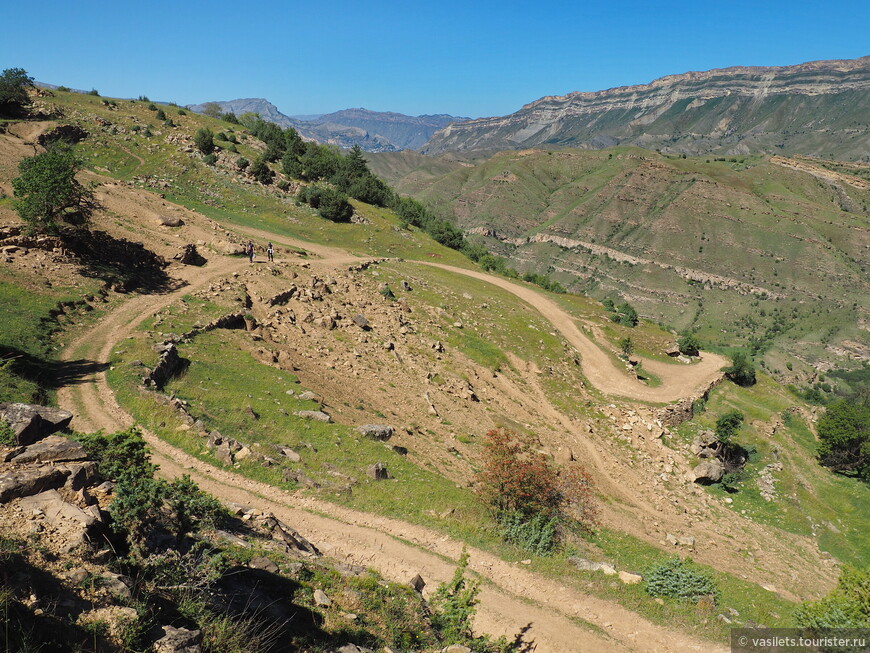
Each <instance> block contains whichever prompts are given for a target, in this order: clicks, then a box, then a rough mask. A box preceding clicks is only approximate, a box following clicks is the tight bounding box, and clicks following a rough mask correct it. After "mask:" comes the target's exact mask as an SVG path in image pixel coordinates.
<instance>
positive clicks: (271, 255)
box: [266, 243, 275, 263]
mask: <svg viewBox="0 0 870 653" xmlns="http://www.w3.org/2000/svg"><path fill="white" fill-rule="evenodd" d="M266 256H267V257H268V258H269V262H270V263H271V262H272V261H274V260H275V252H274V251H273V250H272V243H269V244H268V245H266Z"/></svg>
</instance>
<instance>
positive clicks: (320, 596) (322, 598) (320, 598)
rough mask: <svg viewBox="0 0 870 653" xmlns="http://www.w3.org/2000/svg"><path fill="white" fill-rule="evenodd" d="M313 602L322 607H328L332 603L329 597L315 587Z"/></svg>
mask: <svg viewBox="0 0 870 653" xmlns="http://www.w3.org/2000/svg"><path fill="white" fill-rule="evenodd" d="M314 604H315V605H318V606H320V607H322V608H328V607H329V606H331V605H332V599H330V598H329V597H328V596H327V595H326V592H324V591H323V590H321V589H316V590H314Z"/></svg>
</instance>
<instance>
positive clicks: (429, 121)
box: [187, 98, 468, 152]
mask: <svg viewBox="0 0 870 653" xmlns="http://www.w3.org/2000/svg"><path fill="white" fill-rule="evenodd" d="M205 104H206V103H203V104H190V105H188V107H187V108H189V109H190V110H191V111H195V112H197V113H202V112H203V111H204V110H205ZM217 104H219V105H220V107H221V110H223V111H232V112H234V113H235V114H236V115H237V116H240V115H242V114H243V113H247V112H253V113H258V114H260V116H261V117H262V118H263V120H267V121H269V122H273V123H275V124H276V125H279V126H280V127H282V128H287V127H292V128H293V129H295V130H296V131H298V132H299V134H300V135H301V136H302V137H303V138H305V139H308V140H312V141H316V142H318V143H328V144H330V145H336V146H338V147H340V148H343V149H349V148H351V147H353V146H354V145H359V146H360V147H361V148H362V149H363V150H365V151H366V152H396V151H399V150H404V149H417V148H419V147H421V146H422V145H423V144H424V143H425V142H426V141H427V140H428V139H429V137H430V136H432V134H434V133H435V131H437V130H438V129H441V128H443V127H445V126H447V125H448V124H450V123H451V122H454V121H457V120H459V121H462V120H468V118H457V117H454V116H449V115H447V114H437V115H421V116H406V115H404V114H401V113H395V112H384V111H370V110H368V109H362V108H357V109H344V110H342V111H335V112H333V113H328V114H323V115H318V116H315V117H313V118H312V119H309V120H304V119H301V118H299V117H296V118H293V117H290V116H287V115H285V114H283V113H281V111H279V110H278V107H276V106H275V105H274V104H272V103H271V102H269V101H268V100H266V99H263V98H245V99H237V100H227V101H220V102H217Z"/></svg>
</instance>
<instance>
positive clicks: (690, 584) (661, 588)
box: [644, 558, 719, 603]
mask: <svg viewBox="0 0 870 653" xmlns="http://www.w3.org/2000/svg"><path fill="white" fill-rule="evenodd" d="M644 576H645V577H646V579H647V581H646V591H647V593H648V594H649V595H650V596H659V597H665V598H671V599H679V600H683V601H697V600H698V599H700V598H701V597H712V599H713V602H714V603H715V602H718V600H719V588H718V587H716V583H715V582H714V581H713V579H712V578H710V577H709V576H708V575H706V574H704V573H702V572H700V571H698V570H696V569H693V568H692V566H691V561H683V560H680V559H679V558H673V559H671V560H668V561H667V562H663V563H661V564H660V565H657V566H655V567H653V568H652V569H650V570H649V571H648V572H647V573H646V574H644Z"/></svg>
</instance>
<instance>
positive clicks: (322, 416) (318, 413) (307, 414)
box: [293, 410, 332, 423]
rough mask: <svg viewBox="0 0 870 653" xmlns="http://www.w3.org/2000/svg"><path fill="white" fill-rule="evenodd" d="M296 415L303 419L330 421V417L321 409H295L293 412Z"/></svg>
mask: <svg viewBox="0 0 870 653" xmlns="http://www.w3.org/2000/svg"><path fill="white" fill-rule="evenodd" d="M293 414H294V415H296V417H301V418H303V419H313V420H315V421H317V422H327V423H329V422H331V421H332V417H330V416H329V415H327V414H326V413H324V412H323V411H322V410H297V411H294V413H293Z"/></svg>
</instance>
